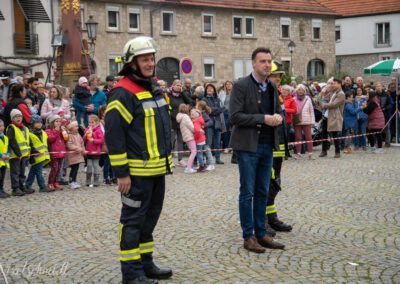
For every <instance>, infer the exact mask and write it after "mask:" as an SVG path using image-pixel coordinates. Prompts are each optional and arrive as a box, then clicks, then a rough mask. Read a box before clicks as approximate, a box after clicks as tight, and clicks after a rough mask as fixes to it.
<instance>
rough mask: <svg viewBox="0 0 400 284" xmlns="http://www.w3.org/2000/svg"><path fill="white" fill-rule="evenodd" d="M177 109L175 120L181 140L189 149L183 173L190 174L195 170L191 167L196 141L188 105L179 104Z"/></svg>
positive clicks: (195, 152) (194, 155)
mask: <svg viewBox="0 0 400 284" xmlns="http://www.w3.org/2000/svg"><path fill="white" fill-rule="evenodd" d="M178 111H179V113H178V114H177V115H176V122H178V123H179V128H180V130H181V134H182V138H183V142H185V143H186V145H187V146H188V148H189V149H190V156H189V159H188V162H187V165H186V169H185V173H187V174H192V173H195V172H197V171H196V170H195V169H193V168H192V166H193V161H194V158H195V157H196V154H197V150H196V142H195V140H194V126H193V122H192V120H191V119H190V117H189V112H190V106H189V105H186V104H180V105H179V109H178Z"/></svg>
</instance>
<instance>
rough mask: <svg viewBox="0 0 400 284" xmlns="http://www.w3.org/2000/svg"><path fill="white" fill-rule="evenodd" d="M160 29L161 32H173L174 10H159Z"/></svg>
mask: <svg viewBox="0 0 400 284" xmlns="http://www.w3.org/2000/svg"><path fill="white" fill-rule="evenodd" d="M161 18H162V21H161V24H162V26H161V31H162V33H173V32H174V29H175V27H174V12H172V11H162V12H161Z"/></svg>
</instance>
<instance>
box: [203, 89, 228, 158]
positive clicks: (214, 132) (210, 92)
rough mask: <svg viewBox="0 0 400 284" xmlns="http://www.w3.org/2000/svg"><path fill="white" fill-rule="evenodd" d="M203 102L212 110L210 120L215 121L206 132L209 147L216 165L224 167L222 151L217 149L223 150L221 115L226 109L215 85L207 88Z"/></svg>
mask: <svg viewBox="0 0 400 284" xmlns="http://www.w3.org/2000/svg"><path fill="white" fill-rule="evenodd" d="M203 100H204V101H205V102H206V103H207V105H208V106H209V107H210V108H211V113H210V118H211V119H212V120H213V126H212V127H209V128H207V130H206V139H207V145H208V146H209V147H210V148H211V149H213V150H214V152H213V153H214V156H215V163H216V164H220V165H223V164H224V162H223V161H221V151H220V150H216V149H221V133H222V129H223V125H222V123H223V121H222V118H221V114H222V113H223V112H224V111H225V108H224V107H223V106H222V102H221V100H220V99H219V98H218V95H217V89H216V88H215V86H214V85H213V84H208V85H207V86H206V89H205V96H204V98H203Z"/></svg>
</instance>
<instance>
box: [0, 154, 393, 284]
mask: <svg viewBox="0 0 400 284" xmlns="http://www.w3.org/2000/svg"><path fill="white" fill-rule="evenodd" d="M316 154H317V153H316ZM329 155H330V156H329V157H327V158H323V159H317V160H315V161H309V160H304V161H295V160H289V161H287V162H285V163H284V166H283V172H282V179H283V181H282V183H283V191H282V192H281V194H280V195H279V196H278V198H277V206H278V209H279V215H280V216H281V218H282V219H283V220H285V221H287V222H288V223H290V224H293V225H294V230H293V232H291V233H280V234H278V237H277V239H278V240H279V241H281V242H283V243H284V244H286V249H285V250H284V251H276V250H268V251H267V253H265V254H260V255H256V254H252V253H249V252H247V251H245V250H244V249H243V247H242V244H243V243H242V239H241V230H240V224H239V222H238V220H239V219H238V205H237V199H238V181H239V177H238V171H237V167H236V166H235V165H232V164H230V163H228V161H229V159H230V155H226V154H224V155H223V160H224V161H225V162H226V164H225V165H221V166H220V165H218V166H217V169H216V171H214V172H210V173H204V174H203V173H202V174H193V175H188V174H184V173H183V169H182V168H177V169H176V171H175V174H174V175H173V176H168V178H167V187H168V189H167V196H166V200H165V208H164V211H163V213H162V217H161V220H160V222H159V225H158V227H157V229H156V233H155V242H156V247H157V249H156V253H155V256H156V259H157V262H158V263H159V264H162V265H168V266H170V267H172V268H173V269H174V276H173V278H172V279H171V280H169V281H166V283H400V211H399V207H400V206H399V205H400V149H399V148H397V149H396V148H390V149H388V150H386V153H385V154H381V155H378V154H367V153H365V152H357V153H355V154H351V155H347V156H346V155H342V158H341V159H333V158H332V156H333V153H332V152H331V153H329ZM82 177H83V173H82ZM8 182H9V181H6V184H8ZM119 208H120V202H119V195H118V193H117V192H116V190H115V188H114V187H105V186H103V187H100V188H97V189H94V188H84V189H79V190H70V189H66V190H64V191H60V192H56V193H49V194H46V193H35V194H33V195H29V196H25V197H19V198H17V197H13V198H9V199H6V200H0V216H1V223H0V264H1V267H2V268H3V270H4V273H5V274H6V275H7V279H8V281H9V283H119V282H120V279H121V274H120V268H119V261H118V247H117V241H118V236H117V233H118V218H119ZM1 267H0V268H1ZM24 267H25V269H24ZM28 268H29V269H28ZM1 274H2V273H1V271H0V283H3V282H4V279H3V277H2V276H1Z"/></svg>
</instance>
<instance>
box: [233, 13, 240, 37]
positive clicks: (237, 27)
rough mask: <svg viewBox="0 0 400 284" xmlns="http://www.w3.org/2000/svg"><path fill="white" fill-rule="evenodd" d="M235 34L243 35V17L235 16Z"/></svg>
mask: <svg viewBox="0 0 400 284" xmlns="http://www.w3.org/2000/svg"><path fill="white" fill-rule="evenodd" d="M232 25H233V27H232V28H233V36H242V17H239V16H233V19H232Z"/></svg>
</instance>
